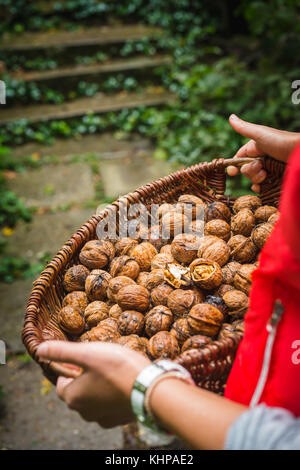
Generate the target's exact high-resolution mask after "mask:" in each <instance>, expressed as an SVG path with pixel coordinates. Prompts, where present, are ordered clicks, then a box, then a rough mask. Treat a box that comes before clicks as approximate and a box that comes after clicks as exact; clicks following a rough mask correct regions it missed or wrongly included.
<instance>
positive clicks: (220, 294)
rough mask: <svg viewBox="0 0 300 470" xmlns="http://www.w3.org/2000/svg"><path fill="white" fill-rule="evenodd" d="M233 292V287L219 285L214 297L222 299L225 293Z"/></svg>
mask: <svg viewBox="0 0 300 470" xmlns="http://www.w3.org/2000/svg"><path fill="white" fill-rule="evenodd" d="M231 290H234V287H233V286H232V285H231V284H221V285H220V287H218V289H217V290H215V291H214V295H216V296H217V297H223V295H224V294H226V292H229V291H231Z"/></svg>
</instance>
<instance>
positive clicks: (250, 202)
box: [232, 195, 262, 214]
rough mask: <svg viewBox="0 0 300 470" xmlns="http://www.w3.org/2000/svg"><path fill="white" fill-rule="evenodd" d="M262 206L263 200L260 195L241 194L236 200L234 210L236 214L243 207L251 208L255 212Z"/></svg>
mask: <svg viewBox="0 0 300 470" xmlns="http://www.w3.org/2000/svg"><path fill="white" fill-rule="evenodd" d="M260 206H262V200H261V199H260V198H259V197H258V196H252V195H246V196H240V197H238V198H237V199H236V200H235V201H234V204H233V208H232V210H233V212H234V213H235V214H237V213H238V212H239V211H241V210H242V209H250V210H251V211H252V212H255V211H256V209H257V208H258V207H260Z"/></svg>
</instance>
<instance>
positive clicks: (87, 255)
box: [79, 240, 115, 269]
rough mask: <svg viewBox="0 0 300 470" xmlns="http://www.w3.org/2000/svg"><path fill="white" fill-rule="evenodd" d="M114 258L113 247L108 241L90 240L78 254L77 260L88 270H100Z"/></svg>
mask: <svg viewBox="0 0 300 470" xmlns="http://www.w3.org/2000/svg"><path fill="white" fill-rule="evenodd" d="M114 256H115V247H114V245H113V244H112V243H111V242H110V241H108V240H91V241H89V242H87V243H86V244H85V245H84V247H83V248H82V250H81V252H80V253H79V260H80V262H81V263H82V264H83V265H84V266H87V267H88V268H90V269H102V268H104V267H105V266H107V265H108V263H109V262H110V261H111V260H112V259H113V257H114Z"/></svg>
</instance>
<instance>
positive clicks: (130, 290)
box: [116, 285, 150, 312]
mask: <svg viewBox="0 0 300 470" xmlns="http://www.w3.org/2000/svg"><path fill="white" fill-rule="evenodd" d="M116 300H117V303H118V305H119V306H120V307H121V308H122V309H123V310H137V311H138V312H145V311H146V310H147V309H148V307H149V300H150V299H149V292H148V291H147V289H145V287H142V286H138V285H135V286H131V285H127V286H125V287H122V289H120V290H119V292H118V293H117V296H116Z"/></svg>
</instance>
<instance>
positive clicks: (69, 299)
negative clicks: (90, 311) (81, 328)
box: [62, 291, 88, 314]
mask: <svg viewBox="0 0 300 470" xmlns="http://www.w3.org/2000/svg"><path fill="white" fill-rule="evenodd" d="M66 305H70V306H71V307H72V308H73V309H74V310H77V311H78V312H79V313H81V314H83V312H84V311H85V309H86V307H87V305H88V298H87V295H86V293H85V292H82V291H73V292H70V293H69V294H67V295H66V297H65V298H64V299H63V302H62V306H63V307H65V306H66Z"/></svg>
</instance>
